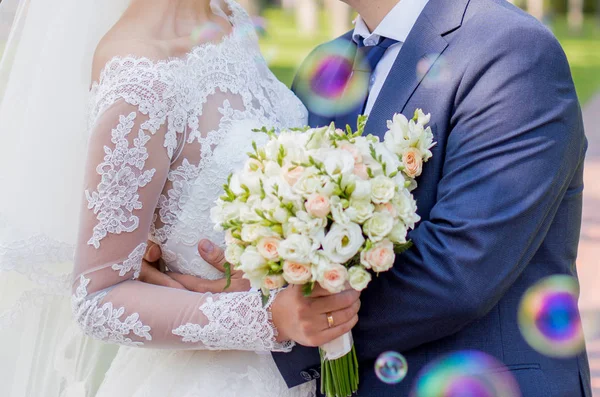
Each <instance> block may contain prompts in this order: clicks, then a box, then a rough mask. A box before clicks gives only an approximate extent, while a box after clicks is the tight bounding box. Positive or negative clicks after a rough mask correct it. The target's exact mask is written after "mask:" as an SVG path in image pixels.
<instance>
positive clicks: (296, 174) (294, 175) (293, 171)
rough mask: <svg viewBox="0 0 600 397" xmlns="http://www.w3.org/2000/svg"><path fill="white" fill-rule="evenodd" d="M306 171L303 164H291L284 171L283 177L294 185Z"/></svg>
mask: <svg viewBox="0 0 600 397" xmlns="http://www.w3.org/2000/svg"><path fill="white" fill-rule="evenodd" d="M303 173H304V167H301V166H295V165H292V166H289V167H286V168H285V170H284V171H283V179H285V181H286V182H287V183H288V184H289V185H290V186H294V185H295V184H296V182H298V180H299V179H300V177H301V176H302V174H303Z"/></svg>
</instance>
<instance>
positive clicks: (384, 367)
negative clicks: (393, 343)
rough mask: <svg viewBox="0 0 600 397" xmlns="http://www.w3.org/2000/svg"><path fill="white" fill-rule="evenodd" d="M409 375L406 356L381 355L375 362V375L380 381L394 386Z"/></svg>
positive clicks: (391, 353)
mask: <svg viewBox="0 0 600 397" xmlns="http://www.w3.org/2000/svg"><path fill="white" fill-rule="evenodd" d="M407 373H408V363H407V362H406V359H405V358H404V356H403V355H402V354H400V353H396V352H392V351H390V352H385V353H381V354H380V355H379V357H378V358H377V361H375V375H377V377H378V378H379V380H380V381H382V382H384V383H387V384H390V385H393V384H396V383H400V382H402V381H403V380H404V378H405V377H406V374H407Z"/></svg>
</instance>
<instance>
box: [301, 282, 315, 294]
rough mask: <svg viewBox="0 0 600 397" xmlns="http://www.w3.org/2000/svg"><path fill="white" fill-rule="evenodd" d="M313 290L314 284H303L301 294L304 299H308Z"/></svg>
mask: <svg viewBox="0 0 600 397" xmlns="http://www.w3.org/2000/svg"><path fill="white" fill-rule="evenodd" d="M314 288H315V283H314V282H312V283H307V284H304V285H303V286H302V294H303V295H304V296H306V297H309V296H310V295H311V294H312V292H313V289H314Z"/></svg>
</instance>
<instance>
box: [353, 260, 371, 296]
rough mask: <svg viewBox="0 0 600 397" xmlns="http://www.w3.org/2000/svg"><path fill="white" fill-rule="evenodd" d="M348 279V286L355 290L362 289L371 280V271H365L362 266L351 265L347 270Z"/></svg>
mask: <svg viewBox="0 0 600 397" xmlns="http://www.w3.org/2000/svg"><path fill="white" fill-rule="evenodd" d="M348 281H349V282H350V286H351V287H352V288H354V289H355V290H356V291H362V290H364V289H365V288H367V285H369V283H370V282H371V273H369V272H368V271H366V270H365V269H364V268H363V267H362V266H352V267H351V268H350V269H349V270H348Z"/></svg>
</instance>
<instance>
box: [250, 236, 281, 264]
mask: <svg viewBox="0 0 600 397" xmlns="http://www.w3.org/2000/svg"><path fill="white" fill-rule="evenodd" d="M279 242H280V239H279V238H277V237H263V238H261V239H260V240H258V244H256V249H257V250H258V252H259V253H260V254H261V255H262V256H263V257H264V258H265V259H266V260H268V261H270V262H275V261H277V260H279Z"/></svg>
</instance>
